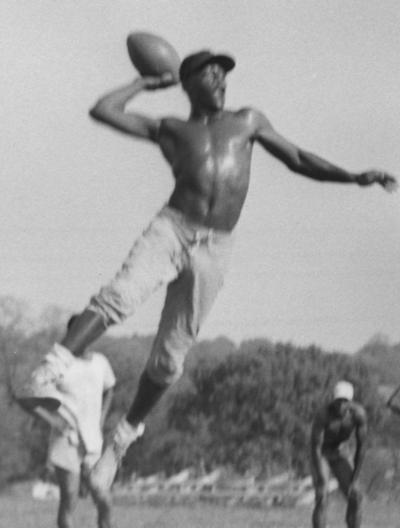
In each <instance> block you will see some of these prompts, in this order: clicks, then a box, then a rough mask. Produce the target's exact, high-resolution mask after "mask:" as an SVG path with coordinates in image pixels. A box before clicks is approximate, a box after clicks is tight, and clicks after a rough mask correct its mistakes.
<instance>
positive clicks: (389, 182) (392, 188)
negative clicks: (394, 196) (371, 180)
mask: <svg viewBox="0 0 400 528" xmlns="http://www.w3.org/2000/svg"><path fill="white" fill-rule="evenodd" d="M379 183H380V184H381V185H382V187H383V188H384V189H385V191H387V192H390V193H393V192H396V191H397V189H398V187H399V184H398V182H397V180H396V178H394V177H393V176H391V175H390V174H387V173H386V172H383V173H381V178H380V181H379Z"/></svg>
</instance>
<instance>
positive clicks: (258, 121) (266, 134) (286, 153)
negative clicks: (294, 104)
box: [252, 110, 397, 191]
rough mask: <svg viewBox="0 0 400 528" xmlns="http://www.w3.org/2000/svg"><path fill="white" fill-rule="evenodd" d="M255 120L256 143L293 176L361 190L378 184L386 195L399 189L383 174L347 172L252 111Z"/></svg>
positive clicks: (393, 179)
mask: <svg viewBox="0 0 400 528" xmlns="http://www.w3.org/2000/svg"><path fill="white" fill-rule="evenodd" d="M252 119H254V126H255V140H256V141H257V142H259V143H260V144H261V145H262V146H263V147H264V148H265V150H267V151H268V152H269V153H270V154H272V155H273V156H275V157H276V158H278V159H279V160H280V161H282V162H283V163H284V164H285V165H286V166H287V167H288V168H289V169H290V170H291V171H293V172H296V173H298V174H302V175H303V176H306V177H308V178H312V179H314V180H318V181H321V182H324V181H327V182H337V183H357V184H358V185H361V186H367V185H372V184H373V183H378V184H379V185H381V186H382V187H383V188H384V189H385V190H387V191H394V190H395V189H396V188H397V181H396V178H394V177H393V176H391V175H390V174H388V173H386V172H384V171H380V170H370V171H365V172H361V173H352V172H348V171H346V170H344V169H342V168H340V167H337V166H336V165H333V164H332V163H330V162H329V161H326V160H324V159H322V158H320V157H319V156H316V155H315V154H312V153H311V152H307V151H305V150H303V149H301V148H299V147H297V146H296V145H294V144H293V143H291V142H290V141H288V140H287V139H286V138H284V137H283V136H281V135H280V134H278V132H276V131H275V130H274V128H273V127H272V125H271V123H270V122H269V121H268V119H267V118H266V117H265V116H264V115H263V114H261V113H260V112H257V111H255V110H253V111H252Z"/></svg>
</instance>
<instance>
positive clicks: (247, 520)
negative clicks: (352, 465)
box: [0, 493, 400, 528]
mask: <svg viewBox="0 0 400 528" xmlns="http://www.w3.org/2000/svg"><path fill="white" fill-rule="evenodd" d="M56 507H57V502H56V501H54V500H48V501H35V500H33V499H32V498H31V497H30V496H29V494H28V493H26V494H24V495H21V494H18V495H15V494H10V493H4V494H2V495H0V527H1V528H53V527H55V526H56V523H55V517H56ZM310 516H311V507H301V508H300V507H298V508H287V509H280V508H270V509H265V510H264V509H246V508H239V507H232V508H228V507H219V506H211V505H204V504H197V505H195V506H193V507H189V506H185V507H181V506H171V507H166V506H163V507H161V506H160V507H148V506H136V505H135V506H130V505H126V504H124V505H121V504H120V505H118V504H117V505H116V506H115V512H114V520H115V528H278V527H279V528H310V526H311V523H310ZM95 517H96V516H95V510H94V508H93V506H92V504H91V502H90V500H84V501H81V502H80V503H79V505H78V509H77V512H76V523H75V526H76V527H77V528H95V527H96V522H95ZM344 527H345V522H344V503H342V502H339V501H335V502H332V504H331V505H330V509H329V528H344ZM363 528H400V505H397V504H396V503H394V502H392V503H390V504H385V503H384V501H380V502H367V503H366V504H365V508H364V522H363Z"/></svg>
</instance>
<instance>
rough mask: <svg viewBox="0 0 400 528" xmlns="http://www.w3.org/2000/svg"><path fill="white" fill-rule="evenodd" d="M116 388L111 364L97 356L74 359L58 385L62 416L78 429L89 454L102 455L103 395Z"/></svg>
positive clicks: (91, 354) (95, 354)
mask: <svg viewBox="0 0 400 528" xmlns="http://www.w3.org/2000/svg"><path fill="white" fill-rule="evenodd" d="M114 385H115V376H114V372H113V370H112V368H111V365H110V363H109V361H108V360H107V358H106V357H105V356H103V354H100V353H97V352H89V353H87V356H86V357H85V356H84V357H82V358H74V360H73V361H72V363H71V365H70V366H69V368H68V369H67V370H66V372H65V374H64V376H63V378H62V379H61V380H60V381H59V382H58V383H57V389H58V391H59V392H60V400H61V406H60V408H59V412H60V414H61V415H62V416H64V417H65V418H67V420H68V422H69V423H70V424H73V425H74V428H76V430H77V433H78V435H79V437H80V440H81V442H82V443H83V445H84V447H85V449H86V452H88V453H95V452H100V451H101V448H102V444H103V435H102V431H101V424H100V421H101V411H102V403H103V393H104V392H105V391H107V390H109V389H111V388H112V387H113V386H114Z"/></svg>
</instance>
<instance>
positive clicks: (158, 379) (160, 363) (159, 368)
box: [146, 347, 186, 386]
mask: <svg viewBox="0 0 400 528" xmlns="http://www.w3.org/2000/svg"><path fill="white" fill-rule="evenodd" d="M185 355H186V353H182V352H181V351H180V352H179V354H177V353H175V352H170V351H168V350H166V349H165V348H164V347H163V349H162V350H160V351H157V352H156V353H153V354H152V355H151V357H150V359H149V362H148V364H147V369H146V370H147V372H148V374H149V376H150V378H151V379H152V380H153V381H154V382H155V383H158V384H159V385H166V386H168V385H172V384H173V383H175V382H176V381H178V379H179V378H180V377H181V376H182V373H183V363H184V357H185Z"/></svg>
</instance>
